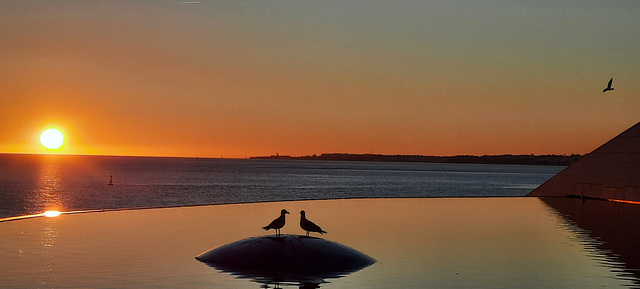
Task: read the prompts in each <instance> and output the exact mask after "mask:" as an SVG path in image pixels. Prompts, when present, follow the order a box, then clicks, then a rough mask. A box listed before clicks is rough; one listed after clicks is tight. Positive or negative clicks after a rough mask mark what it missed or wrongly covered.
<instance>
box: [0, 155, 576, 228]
mask: <svg viewBox="0 0 640 289" xmlns="http://www.w3.org/2000/svg"><path fill="white" fill-rule="evenodd" d="M562 169H564V167H562V166H530V165H485V164H443V163H392V162H341V161H302V160H257V159H197V158H159V157H111V156H64V155H16V154H0V218H7V217H15V216H23V215H31V214H39V213H43V212H44V211H47V210H58V211H79V210H108V209H130V208H151V207H168V206H192V205H209V204H232V203H250V202H271V201H291V200H322V199H349V198H414V197H417V198H442V197H447V198H448V197H518V196H524V195H526V194H527V193H529V192H530V191H531V190H533V189H534V188H536V187H537V186H538V185H540V184H542V183H543V182H545V181H546V180H548V179H549V178H551V177H552V176H553V175H555V174H556V173H558V172H559V171H561V170H562ZM110 179H112V184H113V185H109V182H110Z"/></svg>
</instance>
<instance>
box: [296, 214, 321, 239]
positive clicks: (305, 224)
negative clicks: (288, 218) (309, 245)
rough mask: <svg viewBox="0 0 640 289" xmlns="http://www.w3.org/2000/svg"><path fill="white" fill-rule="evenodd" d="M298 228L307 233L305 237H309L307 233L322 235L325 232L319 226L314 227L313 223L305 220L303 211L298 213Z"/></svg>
mask: <svg viewBox="0 0 640 289" xmlns="http://www.w3.org/2000/svg"><path fill="white" fill-rule="evenodd" d="M300 228H302V229H303V230H305V231H307V236H309V232H317V233H320V234H324V233H326V232H327V231H324V230H322V228H320V226H318V225H316V224H315V223H314V222H311V221H309V220H307V217H306V216H305V212H304V210H303V211H300Z"/></svg>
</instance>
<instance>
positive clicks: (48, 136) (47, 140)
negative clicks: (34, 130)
mask: <svg viewBox="0 0 640 289" xmlns="http://www.w3.org/2000/svg"><path fill="white" fill-rule="evenodd" d="M40 142H41V143H42V145H43V146H44V147H46V148H48V149H50V150H57V149H59V148H60V147H61V146H62V145H63V144H64V134H62V132H61V131H60V130H59V129H57V128H50V129H48V130H45V131H44V132H43V133H42V134H41V135H40Z"/></svg>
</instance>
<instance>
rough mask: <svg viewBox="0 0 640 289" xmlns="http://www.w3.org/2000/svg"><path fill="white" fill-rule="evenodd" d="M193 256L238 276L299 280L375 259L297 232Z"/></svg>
mask: <svg viewBox="0 0 640 289" xmlns="http://www.w3.org/2000/svg"><path fill="white" fill-rule="evenodd" d="M196 259H197V260H199V261H201V262H204V263H206V264H207V265H209V266H211V267H214V268H216V269H218V270H221V271H224V272H229V273H232V274H235V275H240V276H241V277H247V278H254V279H255V278H258V279H261V280H265V279H266V280H276V281H278V280H280V281H285V280H286V281H299V282H301V281H308V280H318V279H324V278H337V277H341V276H344V275H346V274H349V273H352V272H355V271H358V270H360V269H362V268H365V267H367V266H369V265H372V264H373V263H375V262H376V260H375V259H373V258H371V257H369V256H367V255H365V254H363V253H361V252H359V251H357V250H355V249H352V248H350V247H347V246H345V245H342V244H340V243H336V242H333V241H329V240H325V239H321V238H315V237H306V236H299V235H281V236H280V237H274V236H261V237H252V238H247V239H243V240H240V241H236V242H233V243H230V244H227V245H224V246H220V247H217V248H214V249H211V250H209V251H207V252H205V253H202V254H200V255H198V256H197V257H196Z"/></svg>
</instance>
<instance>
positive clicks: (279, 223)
mask: <svg viewBox="0 0 640 289" xmlns="http://www.w3.org/2000/svg"><path fill="white" fill-rule="evenodd" d="M288 213H289V212H287V210H285V209H282V211H280V217H278V218H276V219H275V220H273V221H272V222H271V223H270V224H269V225H267V226H264V227H262V228H263V229H264V230H265V231H267V230H269V229H275V230H276V236H280V228H282V227H284V215H285V214H288Z"/></svg>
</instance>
